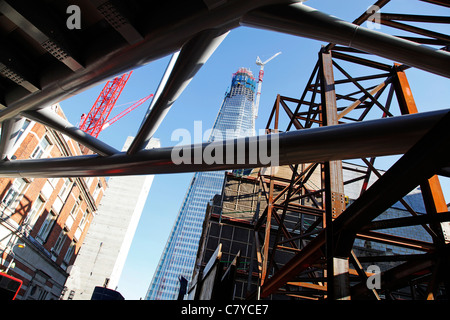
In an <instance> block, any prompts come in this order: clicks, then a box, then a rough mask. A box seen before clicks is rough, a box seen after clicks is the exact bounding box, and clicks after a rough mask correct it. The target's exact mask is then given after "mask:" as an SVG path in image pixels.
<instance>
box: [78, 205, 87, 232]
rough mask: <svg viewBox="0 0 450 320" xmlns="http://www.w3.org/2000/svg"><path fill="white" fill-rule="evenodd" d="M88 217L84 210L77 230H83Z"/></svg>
mask: <svg viewBox="0 0 450 320" xmlns="http://www.w3.org/2000/svg"><path fill="white" fill-rule="evenodd" d="M88 215H89V211H88V210H87V209H86V211H85V212H84V213H83V217H82V218H81V221H80V224H79V228H80V229H81V230H83V229H84V226H85V225H86V222H87V217H88Z"/></svg>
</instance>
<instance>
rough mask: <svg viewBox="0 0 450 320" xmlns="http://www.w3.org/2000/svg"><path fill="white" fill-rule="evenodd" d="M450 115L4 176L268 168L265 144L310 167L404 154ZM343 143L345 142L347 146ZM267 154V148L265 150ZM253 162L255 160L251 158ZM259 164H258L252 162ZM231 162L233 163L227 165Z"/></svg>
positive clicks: (284, 160) (16, 165)
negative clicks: (211, 155) (185, 157)
mask: <svg viewBox="0 0 450 320" xmlns="http://www.w3.org/2000/svg"><path fill="white" fill-rule="evenodd" d="M447 113H448V110H440V111H434V112H427V113H420V114H416V115H405V116H400V117H391V118H386V119H378V120H370V121H364V122H363V123H361V122H357V123H348V124H341V125H336V126H329V127H320V128H311V129H305V130H299V131H291V132H284V133H279V134H270V135H263V136H255V137H248V138H239V139H232V140H225V141H214V142H209V143H202V144H194V145H187V146H176V147H168V148H156V149H151V150H142V151H139V152H137V153H135V154H133V155H127V154H126V153H124V152H121V153H117V154H115V155H112V156H109V157H100V156H95V155H91V156H78V157H69V158H54V159H33V160H15V161H9V162H5V163H0V175H2V176H3V177H41V178H45V177H62V176H64V177H69V176H70V177H77V176H80V177H83V176H94V177H95V176H116V175H134V174H162V173H181V172H196V171H217V170H227V169H242V168H255V167H261V166H269V165H270V163H266V162H265V161H262V159H261V158H257V159H253V156H252V157H249V151H251V153H252V154H258V153H259V150H261V149H260V148H261V145H262V144H264V145H266V143H267V148H268V150H270V148H271V144H272V143H275V145H276V143H278V145H279V164H280V165H285V164H293V163H311V162H321V161H331V160H345V159H356V158H358V159H359V158H361V157H371V156H381V155H393V154H403V153H405V152H406V151H408V149H409V148H410V147H411V146H413V145H414V143H415V142H417V141H418V140H419V139H420V138H421V137H422V136H423V135H424V134H425V133H426V132H427V131H428V130H429V129H430V128H431V127H433V125H435V124H436V123H437V122H438V121H439V120H440V119H441V118H443V117H445V115H446V114H447ZM342 141H345V142H346V143H345V144H343V143H342ZM227 146H228V147H230V146H234V147H235V150H241V149H237V146H239V148H241V147H243V150H244V149H245V157H243V158H242V159H240V160H242V161H239V162H238V161H237V158H236V156H237V155H236V152H235V159H234V160H233V161H232V163H229V162H230V159H227V157H226V152H223V155H222V157H221V158H217V159H216V160H217V161H216V162H215V163H213V164H207V163H206V162H205V161H204V159H199V158H198V157H196V156H197V155H203V153H204V151H205V148H206V147H208V149H209V150H212V149H218V148H224V147H227ZM263 150H265V149H263ZM180 151H184V152H188V153H190V154H191V158H190V161H189V162H190V163H186V162H187V161H186V162H185V163H181V164H178V165H177V164H175V163H174V162H173V161H172V153H174V154H179V152H180ZM250 158H251V159H250ZM253 160H255V161H253ZM227 162H228V163H227Z"/></svg>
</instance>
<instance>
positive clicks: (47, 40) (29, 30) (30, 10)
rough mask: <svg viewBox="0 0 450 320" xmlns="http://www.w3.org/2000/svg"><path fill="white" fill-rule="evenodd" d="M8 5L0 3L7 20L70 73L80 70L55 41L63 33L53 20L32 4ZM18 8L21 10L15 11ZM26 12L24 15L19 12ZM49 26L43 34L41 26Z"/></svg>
mask: <svg viewBox="0 0 450 320" xmlns="http://www.w3.org/2000/svg"><path fill="white" fill-rule="evenodd" d="M12 3H13V4H12V5H11V4H9V3H8V2H7V1H5V0H1V1H0V12H1V13H3V14H4V15H5V16H6V17H7V18H8V19H9V20H11V21H12V22H14V23H15V24H16V25H17V26H18V27H19V28H21V29H22V30H23V31H24V32H25V33H26V34H28V35H29V36H30V37H31V38H33V39H34V40H35V41H36V42H37V43H39V44H40V45H41V46H42V47H43V48H44V49H45V50H47V51H48V52H49V53H50V54H51V55H52V56H53V57H55V58H56V59H57V60H59V61H61V62H62V63H63V64H65V65H66V66H67V67H69V68H70V70H72V71H77V70H79V69H82V68H83V66H82V65H81V63H80V62H79V61H78V60H77V59H75V58H74V56H73V54H72V53H71V52H70V51H69V50H67V48H65V47H63V46H62V44H61V43H60V41H58V40H56V38H55V35H58V34H59V35H60V38H61V39H62V38H63V33H62V32H61V31H60V30H59V28H57V27H56V25H55V24H54V22H53V19H52V18H51V17H50V16H46V12H45V10H43V9H41V8H40V7H39V6H36V4H35V3H34V1H33V2H24V1H16V2H12ZM16 7H19V8H21V9H16ZM23 10H24V11H26V12H27V14H25V15H24V13H23V12H21V11H23ZM30 16H32V18H34V20H36V21H39V22H40V24H41V26H39V27H38V26H37V25H36V23H35V21H33V19H30ZM45 24H47V25H51V28H50V29H51V30H50V31H49V32H44V31H43V29H42V26H43V25H45Z"/></svg>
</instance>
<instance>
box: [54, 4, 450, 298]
mask: <svg viewBox="0 0 450 320" xmlns="http://www.w3.org/2000/svg"><path fill="white" fill-rule="evenodd" d="M374 2H375V1H374V0H346V1H337V0H310V1H308V2H306V4H307V5H308V6H311V7H314V8H316V9H318V10H321V11H324V12H327V13H330V14H332V15H335V16H337V17H339V18H342V19H345V20H347V21H352V20H354V19H355V18H356V17H358V16H359V15H360V14H361V13H362V12H363V11H364V10H366V9H367V8H368V7H369V6H370V5H372V4H373V3H374ZM405 7H406V8H408V12H407V13H411V14H413V13H416V14H437V15H447V16H448V15H449V14H450V10H448V9H445V8H443V7H441V8H436V7H435V6H431V5H429V4H426V3H422V2H420V1H412V0H393V1H391V3H389V5H387V6H386V7H385V8H383V10H382V12H402V11H403V10H404V8H405ZM403 13H406V12H404V11H403ZM443 28H444V27H441V29H435V30H436V31H441V32H443V33H447V34H448V31H449V30H445V29H443ZM447 28H448V27H447ZM380 31H382V32H388V33H391V31H390V29H389V28H388V27H385V26H383V27H382V28H381V30H380ZM395 34H399V32H395ZM322 44H323V43H321V42H318V41H314V40H309V39H304V38H298V37H293V36H289V35H285V34H281V33H274V32H269V31H263V30H257V29H252V28H245V27H240V28H238V29H235V30H232V31H231V32H230V34H229V35H228V36H227V37H226V38H225V40H224V41H223V43H222V44H221V45H220V46H219V48H218V49H217V50H216V52H215V53H214V54H213V55H212V56H211V58H210V59H209V60H208V62H207V63H206V64H205V65H204V66H203V67H202V69H201V70H200V71H199V72H198V74H197V76H196V77H195V78H194V79H193V80H192V81H191V83H190V84H189V86H188V87H187V88H186V90H185V91H184V92H183V94H182V95H181V96H180V98H179V99H178V100H177V102H176V103H175V104H174V105H173V107H172V110H171V111H170V112H169V113H168V115H167V117H166V119H165V120H164V121H163V123H162V124H161V126H160V128H159V129H158V131H157V132H156V134H155V137H156V138H159V139H160V140H161V145H162V146H163V147H167V146H171V145H175V144H176V143H177V141H175V142H174V141H171V139H170V138H171V134H172V132H173V131H174V130H175V129H178V128H184V129H187V130H189V131H190V132H193V123H194V121H198V120H201V121H203V122H202V126H203V131H205V130H207V129H209V128H211V127H212V125H213V122H214V120H215V117H216V116H217V112H218V110H219V107H220V105H221V102H222V99H223V96H224V94H225V91H226V90H227V88H228V87H229V86H230V81H231V75H232V73H234V72H236V71H237V69H238V68H239V67H247V68H250V69H251V70H252V71H253V73H254V75H255V76H257V74H258V71H259V67H258V66H257V65H256V64H255V60H256V57H257V56H260V57H261V59H262V60H263V61H264V60H265V59H267V58H269V57H271V56H272V55H273V54H275V53H277V52H279V51H281V52H282V54H281V55H280V56H278V57H276V58H275V59H274V60H272V61H271V62H270V63H269V64H268V65H267V66H266V67H265V77H264V82H263V86H262V95H261V102H260V109H259V118H258V120H257V123H256V125H257V129H259V128H264V127H265V124H266V121H267V118H268V115H269V112H270V110H271V108H272V106H273V103H274V101H275V98H276V95H277V94H281V95H285V96H289V97H293V98H299V97H300V95H301V92H302V90H303V89H304V86H305V85H306V83H307V80H308V78H309V76H310V74H311V72H312V68H313V67H314V64H315V63H316V60H317V53H318V50H319V49H320V47H321V45H322ZM169 58H170V57H165V58H162V59H160V60H157V61H154V62H151V63H149V64H148V65H146V66H144V67H142V68H140V69H136V70H134V72H133V74H132V75H131V78H130V80H129V81H128V83H127V85H126V87H125V89H124V90H123V92H122V95H121V97H120V98H119V100H118V102H117V104H116V105H117V107H116V109H115V110H114V111H113V113H112V115H111V116H114V115H115V114H117V113H119V112H121V111H122V110H123V109H124V108H126V107H127V106H129V105H130V104H128V105H123V106H121V105H122V104H125V103H127V102H134V101H136V100H138V99H140V98H142V97H145V96H146V95H148V94H150V93H154V92H155V91H156V88H157V86H158V83H159V81H160V79H161V76H162V74H163V72H164V70H165V68H166V65H167V63H168V61H169ZM389 64H391V62H389ZM349 71H350V74H352V73H351V72H352V70H351V69H350V70H349ZM355 72H357V70H355ZM407 76H408V80H409V82H410V85H411V87H412V92H413V94H414V98H415V100H416V104H417V106H418V109H419V111H431V110H437V109H444V108H449V107H450V103H449V102H448V93H449V89H450V80H449V79H445V78H442V77H439V76H435V75H432V74H429V73H426V72H423V71H420V70H417V69H410V70H408V71H407ZM103 86H104V83H102V84H100V85H98V86H96V87H93V88H91V89H88V90H86V91H84V92H82V93H80V94H78V95H77V96H75V97H72V98H70V99H67V100H65V101H62V102H61V106H62V108H63V110H64V112H65V114H66V116H67V117H68V118H69V120H70V121H71V122H72V123H73V124H76V123H78V122H79V119H80V116H81V114H82V113H87V112H89V110H90V108H91V107H92V105H93V103H94V102H95V100H96V98H97V97H98V95H99V93H100V91H101V89H102V88H103ZM147 106H148V104H144V105H142V106H140V107H139V108H138V109H136V110H134V111H133V112H132V113H130V114H128V115H127V116H125V117H124V118H122V119H121V120H119V121H118V122H116V123H114V124H113V125H112V126H111V127H109V128H107V129H105V130H104V131H103V132H102V133H101V134H100V136H99V139H101V140H103V141H105V142H106V143H109V144H110V145H112V146H114V147H116V148H117V149H119V150H120V149H121V148H122V145H123V143H124V142H125V139H126V137H127V136H134V135H135V134H136V132H137V129H138V127H139V125H140V123H141V121H142V118H143V116H144V114H145V111H146V108H147ZM393 107H394V106H393ZM191 177H192V173H187V174H168V175H156V176H155V179H154V182H153V185H152V187H151V190H150V194H149V197H148V200H147V203H146V206H145V208H144V211H143V213H142V216H141V220H140V223H139V226H138V229H137V231H136V234H135V238H134V240H133V243H132V246H131V249H130V252H129V255H128V259H127V262H126V264H125V267H124V270H123V273H122V277H121V280H120V282H119V288H118V290H119V291H120V292H121V293H122V294H123V295H124V297H125V298H126V299H139V298H141V297H142V298H143V297H144V296H145V294H146V292H147V288H148V286H149V284H150V281H151V279H152V276H153V272H154V271H155V268H156V266H157V264H158V261H159V258H160V255H161V252H162V250H163V248H164V245H165V243H166V240H167V237H168V235H169V233H170V230H171V228H172V224H173V222H174V220H175V217H176V215H177V213H178V210H179V208H180V205H181V202H182V200H183V197H184V195H185V192H186V190H187V187H188V184H189V182H190V179H191ZM445 180H447V179H444V181H442V180H441V182H443V184H444V186H445V187H444V188H445V189H444V192H445V194H446V199H447V202H449V201H450V194H449V192H448V189H449V188H447V187H446V186H447V185H448V181H445Z"/></svg>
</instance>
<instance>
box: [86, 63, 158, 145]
mask: <svg viewBox="0 0 450 320" xmlns="http://www.w3.org/2000/svg"><path fill="white" fill-rule="evenodd" d="M132 72H133V71H130V72H128V73H124V74H123V75H121V76H117V77H115V78H114V79H112V80H110V81H108V82H107V83H106V84H105V87H104V88H103V90H102V92H101V93H100V95H99V96H98V98H97V101H95V103H94V105H93V106H92V108H91V110H90V111H89V113H88V114H87V115H86V114H84V113H83V114H82V115H81V121H80V129H81V130H83V131H84V132H86V133H89V134H90V135H91V136H93V137H95V138H97V137H98V135H99V134H100V132H101V131H102V130H103V129H105V128H106V127H108V126H110V125H111V124H113V123H114V122H116V121H117V120H119V119H120V118H122V117H123V116H125V115H126V114H128V113H129V112H131V111H132V110H134V109H136V108H137V107H139V106H140V105H141V104H143V103H144V102H145V101H147V100H148V99H149V98H151V97H152V96H153V94H151V95H149V96H147V97H145V98H142V99H140V100H139V101H137V102H136V103H134V104H133V105H132V106H130V107H128V108H127V109H126V110H124V111H122V112H121V113H120V114H118V115H117V116H115V117H114V118H112V119H110V120H108V117H109V115H110V113H111V111H112V109H113V108H114V105H115V104H116V101H117V99H118V98H119V96H120V94H121V93H122V90H123V88H124V87H125V84H126V83H127V81H128V79H129V78H130V76H131V73H132Z"/></svg>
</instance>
